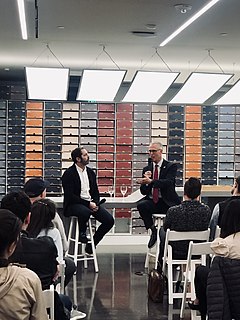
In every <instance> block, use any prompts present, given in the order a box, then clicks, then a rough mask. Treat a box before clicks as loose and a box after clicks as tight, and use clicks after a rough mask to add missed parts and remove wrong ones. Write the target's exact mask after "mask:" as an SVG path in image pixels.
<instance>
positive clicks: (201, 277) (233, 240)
mask: <svg viewBox="0 0 240 320" xmlns="http://www.w3.org/2000/svg"><path fill="white" fill-rule="evenodd" d="M239 212H240V200H239V199H233V200H232V201H230V202H229V203H228V204H227V206H226V208H225V210H224V214H223V216H222V228H221V233H220V238H216V239H215V240H214V241H213V242H212V244H211V248H212V250H213V251H214V253H215V255H217V256H221V257H226V258H230V259H236V260H238V259H240V215H239ZM209 270H210V268H209V267H206V266H200V267H198V268H197V269H196V273H195V279H194V283H195V291H196V299H195V301H193V302H189V303H188V305H189V307H190V308H191V309H194V310H200V312H201V315H202V318H203V319H205V318H204V317H206V314H207V296H206V290H207V279H208V275H209Z"/></svg>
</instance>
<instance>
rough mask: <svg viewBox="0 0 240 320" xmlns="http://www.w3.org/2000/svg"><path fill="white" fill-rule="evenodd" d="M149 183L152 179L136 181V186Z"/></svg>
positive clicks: (145, 178) (146, 178)
mask: <svg viewBox="0 0 240 320" xmlns="http://www.w3.org/2000/svg"><path fill="white" fill-rule="evenodd" d="M151 182H152V179H150V178H149V177H144V178H141V179H137V183H138V184H150V183H151Z"/></svg>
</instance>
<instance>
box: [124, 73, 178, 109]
mask: <svg viewBox="0 0 240 320" xmlns="http://www.w3.org/2000/svg"><path fill="white" fill-rule="evenodd" d="M178 75H179V73H178V72H150V71H149V72H148V71H138V72H137V73H136V75H135V77H134V79H133V82H132V84H131V87H130V88H129V90H128V92H127V94H126V95H125V97H124V98H123V100H122V101H123V102H148V103H150V102H154V103H156V102H158V100H159V99H160V98H161V96H162V95H163V94H164V93H165V92H166V91H167V89H168V88H169V87H170V85H171V84H172V83H173V82H174V80H175V79H176V78H177V76H178Z"/></svg>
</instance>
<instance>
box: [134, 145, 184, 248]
mask: <svg viewBox="0 0 240 320" xmlns="http://www.w3.org/2000/svg"><path fill="white" fill-rule="evenodd" d="M162 152H163V145H162V144H161V143H160V142H153V143H151V144H150V146H149V155H150V157H151V160H152V163H151V164H149V165H148V166H146V167H144V168H143V173H142V178H141V179H139V180H138V183H139V184H141V187H140V191H141V193H142V194H143V195H145V198H144V199H143V200H141V201H140V202H139V204H138V205H137V209H138V211H139V214H140V216H141V218H142V219H143V221H144V225H145V227H146V229H147V230H148V229H151V231H152V234H151V238H150V240H149V243H148V247H149V248H152V247H153V246H154V244H155V243H156V240H157V230H156V227H155V226H154V223H153V217H152V215H153V214H154V213H159V214H160V213H161V214H166V212H167V210H168V208H170V207H171V206H174V205H177V204H179V203H180V199H179V197H178V195H177V193H176V191H175V177H176V174H177V165H176V164H175V163H171V162H169V161H167V160H165V159H163V157H162Z"/></svg>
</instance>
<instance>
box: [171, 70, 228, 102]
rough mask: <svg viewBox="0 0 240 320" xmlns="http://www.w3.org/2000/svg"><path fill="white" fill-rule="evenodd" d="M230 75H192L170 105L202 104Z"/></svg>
mask: <svg viewBox="0 0 240 320" xmlns="http://www.w3.org/2000/svg"><path fill="white" fill-rule="evenodd" d="M231 77H232V74H223V73H221V74H217V73H197V72H195V73H192V74H191V75H190V77H189V78H188V79H187V81H186V82H185V83H184V84H183V86H182V88H181V89H180V90H179V91H178V93H177V94H176V95H175V97H174V98H173V99H172V100H171V101H170V102H169V103H170V104H176V103H178V104H202V103H204V102H205V101H206V100H207V99H208V98H210V97H211V96H212V95H213V94H214V93H215V92H216V91H217V90H218V89H219V88H221V87H222V86H223V85H224V84H225V83H226V82H227V81H228V80H229V79H230V78H231Z"/></svg>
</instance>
